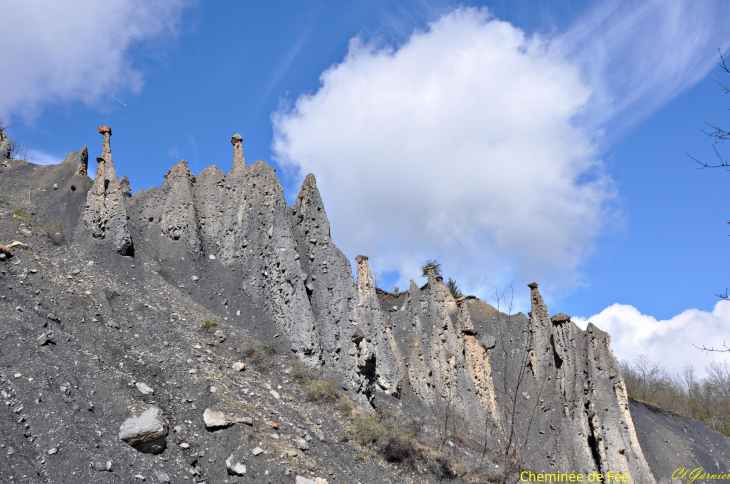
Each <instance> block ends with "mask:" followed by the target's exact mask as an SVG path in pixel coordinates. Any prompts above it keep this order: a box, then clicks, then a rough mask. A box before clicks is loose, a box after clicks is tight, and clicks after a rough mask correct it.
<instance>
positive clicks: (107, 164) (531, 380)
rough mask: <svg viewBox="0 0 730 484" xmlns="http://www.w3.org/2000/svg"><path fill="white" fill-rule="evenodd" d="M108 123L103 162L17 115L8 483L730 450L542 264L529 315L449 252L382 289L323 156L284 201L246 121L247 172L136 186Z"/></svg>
mask: <svg viewBox="0 0 730 484" xmlns="http://www.w3.org/2000/svg"><path fill="white" fill-rule="evenodd" d="M99 132H100V133H101V134H102V136H103V142H102V150H101V155H100V157H99V158H97V161H96V162H95V163H97V164H98V165H97V170H96V175H95V178H94V180H92V179H90V178H89V177H88V175H87V167H88V163H89V162H88V149H87V147H86V146H84V147H83V148H82V149H81V150H80V151H78V152H73V153H71V154H69V155H68V156H67V157H66V159H65V160H64V162H63V163H61V164H59V165H52V166H39V165H33V164H31V163H28V162H25V161H21V160H13V159H10V158H8V154H9V152H8V150H7V146H8V145H7V142H6V139H5V138H4V136H3V135H0V158H2V160H0V201H1V202H2V204H1V205H0V243H2V244H6V248H5V249H0V252H1V253H2V256H1V257H0V259H2V260H0V288H2V292H0V318H1V319H0V320H1V321H2V324H3V332H2V336H0V337H1V338H2V344H1V345H0V388H1V389H2V397H3V401H4V402H5V404H6V405H5V410H3V412H2V414H1V415H2V417H0V426H1V428H2V430H1V431H0V445H2V447H0V476H2V477H3V481H2V482H6V481H8V482H53V483H57V482H63V481H67V482H138V481H140V480H142V479H141V478H144V480H146V481H151V482H157V481H159V482H185V481H187V482H210V483H217V482H295V480H296V479H299V480H298V481H296V482H300V483H305V484H306V483H307V482H308V481H306V480H304V479H310V480H312V481H314V480H315V479H326V481H327V482H328V483H330V484H331V483H335V482H361V483H380V482H436V481H437V480H442V479H451V480H454V481H455V482H459V481H461V482H464V481H469V480H470V481H472V482H485V481H487V480H489V481H493V482H498V479H500V478H502V477H503V476H504V470H505V467H507V470H508V473H509V474H510V479H512V480H514V479H515V477H516V474H515V471H517V470H519V469H523V468H524V469H530V470H533V471H535V472H546V473H555V472H567V473H570V472H573V471H574V472H576V473H584V474H590V473H592V472H599V473H607V472H609V471H612V472H622V473H628V474H630V476H631V479H632V482H637V483H655V482H656V483H662V482H668V481H667V479H669V475H671V472H672V471H673V470H674V469H676V468H678V467H685V468H695V467H698V466H703V467H705V468H706V469H707V470H713V471H714V470H717V471H721V470H723V469H728V468H730V446H728V444H727V441H726V440H725V439H724V438H723V437H722V436H719V434H714V433H712V432H711V431H710V430H707V429H706V428H703V427H702V426H701V424H699V423H697V422H692V423H691V424H690V423H689V422H685V420H681V417H677V416H673V415H671V414H665V413H660V414H658V416H657V415H654V414H653V413H650V412H649V411H648V410H646V409H645V408H644V407H641V406H637V405H635V404H630V402H629V400H628V397H627V394H626V388H625V384H624V381H623V378H622V375H621V371H620V366H619V364H618V362H617V361H616V359H615V358H614V355H613V353H612V352H611V350H610V348H609V343H610V336H609V335H608V334H607V333H605V332H603V331H601V330H600V329H598V328H596V327H595V326H593V325H592V324H589V325H588V328H587V330H585V331H583V330H581V329H580V328H578V327H577V326H576V325H575V324H574V323H572V322H571V321H570V317H569V316H568V315H566V314H563V313H557V314H554V315H552V316H551V315H550V313H549V312H548V308H547V307H546V305H545V303H544V301H543V299H542V296H541V295H540V292H539V289H538V285H537V284H536V283H532V284H530V288H529V290H530V294H531V300H532V311H531V312H530V313H529V314H528V315H524V314H521V313H519V314H505V313H504V312H500V311H498V310H497V309H496V308H494V307H492V306H490V305H488V304H486V303H485V302H483V301H481V300H479V299H476V298H474V297H466V298H460V299H458V300H455V299H454V298H453V297H452V295H451V294H450V293H449V291H448V290H447V288H446V286H445V285H444V284H443V281H442V280H441V278H440V277H436V275H435V274H433V273H431V274H429V277H428V281H427V283H426V284H425V285H423V286H419V285H417V284H416V283H415V282H414V281H411V285H410V288H409V289H408V290H407V291H405V292H402V293H399V294H390V293H386V292H384V291H381V290H379V289H377V288H376V287H375V283H374V281H373V277H372V274H371V271H370V268H369V265H368V258H367V257H366V256H358V257H357V259H356V271H355V272H356V274H357V277H356V278H355V277H353V271H352V266H351V264H350V261H349V260H348V259H347V258H346V257H345V256H344V254H342V252H340V251H339V250H338V249H337V247H336V246H335V245H334V242H333V241H332V239H331V237H330V229H329V221H328V220H327V215H326V212H325V207H324V204H323V202H322V199H321V197H320V194H319V191H318V189H317V184H316V180H315V177H314V176H313V175H308V176H307V177H306V179H305V180H304V183H303V185H302V188H301V191H300V193H299V195H298V197H297V199H296V201H295V202H294V204H293V205H292V206H289V205H287V203H286V201H285V198H284V194H283V190H282V187H281V184H280V183H279V180H278V178H277V177H276V174H275V170H274V169H273V168H271V167H270V166H269V165H267V164H266V163H262V162H260V161H257V162H255V163H253V164H247V163H246V160H245V158H244V155H243V150H242V146H241V141H242V138H241V137H240V136H238V135H236V136H234V137H233V138H232V140H231V142H232V144H233V164H232V168H231V170H230V172H229V173H223V172H222V171H221V170H219V169H218V168H217V167H215V166H211V167H208V168H206V169H205V170H203V172H202V173H200V174H198V175H197V176H195V175H193V174H192V173H191V172H190V170H189V169H188V167H187V165H186V163H185V162H184V161H182V160H181V161H180V162H179V163H178V164H177V165H175V166H174V167H172V168H171V169H170V171H169V172H168V174H167V175H165V181H164V183H163V185H162V186H160V187H156V188H151V189H149V190H141V191H139V192H137V193H135V194H134V195H132V193H131V189H130V185H129V180H127V178H126V177H125V176H122V177H121V178H120V177H119V176H118V174H117V168H116V167H115V163H114V161H113V159H112V152H111V129H110V128H108V127H100V128H99ZM118 166H119V167H123V166H124V162H120V163H119V164H118ZM242 366H245V368H241V367H242ZM150 409H152V410H150ZM150 411H151V413H149V412H150ZM145 412H147V413H145ZM216 412H221V413H216ZM143 414H144V415H145V416H147V418H142V419H141V420H138V421H137V420H129V419H134V418H137V417H139V416H141V415H143ZM398 425H401V427H398ZM682 425H684V427H682ZM689 428H691V429H692V432H694V433H695V434H696V435H705V436H710V437H707V438H706V441H707V443H706V444H698V443H697V439H696V438H693V437H692V436H691V435H690V432H688V430H687V429H689ZM406 429H410V430H406ZM678 429H682V430H684V431H683V432H682V431H681V430H678ZM120 432H121V433H122V434H123V435H122V436H123V437H125V438H126V440H127V441H126V442H125V441H124V440H122V439H121V438H120ZM387 433H392V434H398V433H400V434H401V435H400V436H397V435H385V434H387ZM695 434H693V435H695ZM406 435H407V436H408V437H409V440H407V439H405V438H404V437H403V436H406ZM716 435H717V437H716ZM718 437H719V438H718ZM662 441H663V442H662ZM128 442H131V443H132V444H134V446H133V445H130V444H129V443H128ZM664 444H666V446H665V445H664ZM668 449H669V450H668ZM678 456H679V457H678ZM678 458H681V461H677V459H678ZM244 467H245V472H244ZM238 474H241V475H238ZM137 476H139V477H137ZM297 476H298V477H297ZM320 482H321V481H320Z"/></svg>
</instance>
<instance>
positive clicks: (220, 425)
mask: <svg viewBox="0 0 730 484" xmlns="http://www.w3.org/2000/svg"><path fill="white" fill-rule="evenodd" d="M203 421H204V422H205V427H206V428H207V429H208V430H218V429H224V428H226V427H230V426H231V425H233V424H234V423H236V422H235V421H234V420H233V419H232V418H231V417H230V416H228V415H226V414H225V413H223V412H219V411H217V410H211V409H209V408H206V409H205V412H203Z"/></svg>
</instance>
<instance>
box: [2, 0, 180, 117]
mask: <svg viewBox="0 0 730 484" xmlns="http://www.w3.org/2000/svg"><path fill="white" fill-rule="evenodd" d="M188 3H189V0H106V1H103V2H99V1H96V0H74V1H70V2H58V1H55V0H29V1H20V2H2V3H0V19H2V26H3V27H2V29H3V35H2V37H3V40H2V43H3V45H2V49H0V66H2V68H3V75H2V76H0V113H4V114H13V115H21V116H25V117H33V116H35V115H37V114H38V112H39V111H40V109H42V107H43V105H44V104H46V103H53V102H64V101H82V102H84V103H87V104H91V103H94V102H97V101H98V100H99V99H101V98H108V99H111V98H112V96H114V95H116V94H118V93H119V92H122V91H124V90H130V91H133V92H134V91H138V90H139V89H140V88H141V86H142V75H141V73H140V72H139V71H137V70H136V69H135V68H134V67H133V66H132V62H131V59H130V56H129V50H130V48H132V47H133V46H135V45H137V44H138V43H139V42H142V41H147V40H151V39H155V38H157V39H159V38H160V35H162V34H168V33H171V32H174V31H175V29H176V26H177V24H178V22H179V19H180V15H181V12H182V10H183V8H184V7H185V5H186V4H188Z"/></svg>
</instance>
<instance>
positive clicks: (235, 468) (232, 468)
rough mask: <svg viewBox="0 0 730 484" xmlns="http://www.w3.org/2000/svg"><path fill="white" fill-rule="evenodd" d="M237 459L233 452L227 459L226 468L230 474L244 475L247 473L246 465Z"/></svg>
mask: <svg viewBox="0 0 730 484" xmlns="http://www.w3.org/2000/svg"><path fill="white" fill-rule="evenodd" d="M236 460H237V459H234V458H233V454H231V455H230V456H229V457H228V459H226V470H227V471H228V475H229V476H242V475H244V474H246V466H245V465H243V464H242V463H240V462H235V461H236Z"/></svg>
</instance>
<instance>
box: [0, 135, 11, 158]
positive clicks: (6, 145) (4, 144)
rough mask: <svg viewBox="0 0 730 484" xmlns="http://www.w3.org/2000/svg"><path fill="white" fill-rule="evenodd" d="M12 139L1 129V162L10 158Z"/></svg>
mask: <svg viewBox="0 0 730 484" xmlns="http://www.w3.org/2000/svg"><path fill="white" fill-rule="evenodd" d="M10 151H11V146H10V139H9V138H8V136H7V135H6V134H5V132H4V131H3V130H2V129H0V160H3V159H7V158H10Z"/></svg>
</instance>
